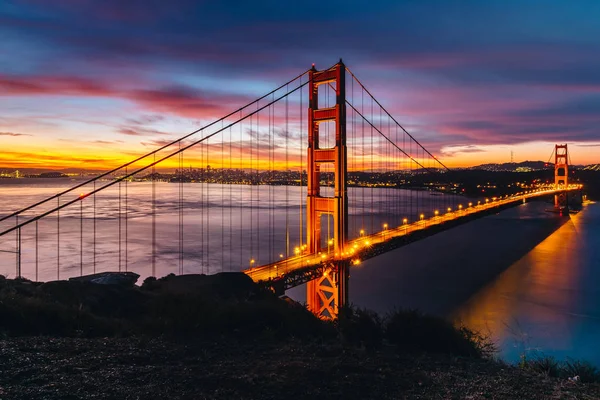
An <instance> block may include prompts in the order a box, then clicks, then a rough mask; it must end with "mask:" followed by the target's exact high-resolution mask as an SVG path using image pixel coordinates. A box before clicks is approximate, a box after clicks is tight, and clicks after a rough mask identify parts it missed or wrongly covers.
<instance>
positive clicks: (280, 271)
mask: <svg viewBox="0 0 600 400" xmlns="http://www.w3.org/2000/svg"><path fill="white" fill-rule="evenodd" d="M579 189H581V185H569V188H567V189H560V190H556V189H537V190H532V191H527V192H521V193H517V194H516V195H510V196H504V197H499V198H496V197H493V198H491V199H486V200H485V201H483V202H482V201H479V202H478V203H477V204H474V203H473V202H469V203H468V204H467V205H466V206H465V207H463V206H462V205H460V206H459V208H458V209H457V210H450V209H448V210H444V211H446V212H442V213H438V211H436V212H435V215H434V216H432V217H430V218H424V215H421V219H420V220H419V221H415V222H413V223H407V220H406V219H405V220H404V224H402V225H400V226H397V227H388V226H386V225H384V229H383V230H382V231H380V232H377V233H374V234H371V235H361V236H360V237H358V238H356V239H353V240H350V241H348V242H347V243H346V245H345V246H344V252H343V253H342V254H337V253H333V251H327V250H323V251H322V252H320V253H316V254H315V253H313V254H302V251H301V249H298V248H296V253H297V255H296V256H294V257H290V258H287V259H282V260H280V261H279V262H276V263H272V264H267V265H262V266H257V267H253V268H250V269H247V270H245V271H243V272H244V273H246V274H247V275H248V276H250V277H251V278H252V280H254V281H255V282H259V281H268V280H272V279H276V278H280V277H282V276H285V275H286V274H289V273H292V272H294V271H298V270H300V269H302V268H307V267H309V268H310V267H313V266H319V265H323V264H326V263H327V262H328V261H334V260H336V261H337V260H348V261H350V262H351V264H354V265H357V264H359V263H360V262H361V260H362V259H364V256H365V255H366V253H368V252H369V250H371V249H372V248H373V247H374V246H381V245H383V244H385V243H386V242H391V241H392V240H393V239H398V238H401V237H405V236H407V235H410V234H412V233H415V232H419V231H424V230H427V229H431V228H436V227H438V228H439V227H440V225H442V224H446V223H448V222H458V221H459V220H461V219H465V220H468V219H471V218H472V217H473V216H474V215H475V214H482V215H487V214H489V213H490V211H493V210H494V209H503V208H506V207H509V206H511V205H516V204H518V203H523V202H526V201H527V200H528V199H531V198H536V197H542V196H550V195H554V194H557V193H560V192H563V191H572V190H579ZM469 217H471V218H469ZM431 230H436V231H437V230H438V229H431Z"/></svg>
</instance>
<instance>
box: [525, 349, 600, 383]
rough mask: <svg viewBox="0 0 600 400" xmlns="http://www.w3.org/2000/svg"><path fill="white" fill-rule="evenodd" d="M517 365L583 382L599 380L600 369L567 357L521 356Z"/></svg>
mask: <svg viewBox="0 0 600 400" xmlns="http://www.w3.org/2000/svg"><path fill="white" fill-rule="evenodd" d="M519 366H520V367H521V368H522V369H525V370H530V371H534V372H537V373H540V374H543V375H546V376H550V377H554V378H556V377H560V378H564V379H569V378H571V379H573V378H575V379H577V380H578V381H581V382H583V383H594V382H600V371H599V370H598V368H597V367H596V366H594V365H593V364H591V363H590V362H588V361H583V360H573V359H567V360H565V361H559V360H557V359H556V358H554V357H552V356H544V355H541V356H536V357H532V358H529V359H528V358H526V357H525V356H522V357H521V361H520V363H519Z"/></svg>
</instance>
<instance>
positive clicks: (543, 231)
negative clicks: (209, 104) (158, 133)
mask: <svg viewBox="0 0 600 400" xmlns="http://www.w3.org/2000/svg"><path fill="white" fill-rule="evenodd" d="M73 183H74V182H72V181H60V182H58V181H39V182H33V181H30V180H19V181H18V182H15V181H12V182H0V215H6V214H7V213H10V212H12V211H14V210H15V209H16V208H20V207H22V206H25V205H28V204H31V203H33V202H35V201H37V200H40V199H43V198H44V197H46V196H50V195H53V194H55V193H57V192H58V191H60V190H61V189H63V188H65V187H69V186H71V185H73ZM157 186H158V187H160V190H159V191H158V193H159V195H158V196H157V210H158V216H157V226H159V229H157V242H158V246H157V275H158V276H162V275H166V274H167V273H170V272H175V273H177V271H178V248H179V242H178V223H177V222H178V214H177V201H178V187H179V185H177V184H168V183H160V184H157ZM208 186H210V190H208ZM90 189H91V188H84V189H82V191H83V192H85V191H88V190H90ZM150 189H151V185H150V184H149V183H133V184H129V185H128V188H127V190H128V195H129V200H128V204H127V215H128V229H129V231H128V240H127V249H128V255H127V258H128V260H127V268H128V269H129V270H133V271H135V272H138V273H139V274H140V275H141V278H142V279H143V278H145V277H146V276H149V275H150V273H151V270H150V267H149V265H150V257H151V255H150V254H151V251H150V247H149V243H150V229H151V218H150V211H151V203H150V201H149V193H150ZM121 190H124V187H121ZM404 192H405V196H404V200H403V201H402V203H401V204H399V205H396V206H395V207H397V208H395V209H393V208H392V209H393V210H395V211H396V212H399V213H402V214H404V215H406V216H407V217H409V218H410V217H411V216H412V218H417V216H418V214H419V213H420V212H422V211H423V208H425V210H430V212H431V211H432V210H433V209H435V208H439V207H440V204H438V203H441V202H442V201H443V199H442V198H440V196H428V195H427V193H422V192H421V193H417V192H409V191H404ZM184 193H185V194H184V199H183V204H184V212H185V224H184V233H185V241H184V243H183V245H184V246H183V247H184V254H185V262H184V272H185V273H213V272H219V271H230V270H231V271H235V270H240V269H243V268H246V267H247V266H248V265H247V262H248V259H249V257H250V256H251V255H253V256H254V257H255V258H257V259H258V260H259V262H267V261H268V260H270V259H273V258H274V257H278V254H279V253H282V252H285V248H286V236H285V226H286V225H287V226H288V230H289V246H291V247H293V246H295V245H296V244H297V243H300V232H301V230H302V227H303V226H304V224H305V221H304V219H303V218H301V217H299V214H300V212H301V211H300V210H302V213H304V209H303V208H302V206H301V204H302V203H303V200H304V198H305V196H306V193H305V191H304V192H303V191H302V189H300V188H298V187H289V188H288V189H287V190H286V189H285V188H284V187H268V186H261V187H251V186H242V185H202V184H185V185H184ZM350 196H351V200H352V202H351V204H350V231H351V234H352V232H354V231H358V230H360V229H361V228H365V227H366V229H367V231H369V230H375V229H378V227H380V226H381V224H382V223H384V222H385V223H388V222H389V221H388V220H386V218H387V217H386V216H385V215H372V214H370V212H369V211H370V210H369V207H370V204H371V198H372V199H373V201H374V202H375V204H376V205H377V207H381V206H383V207H384V208H385V206H386V205H389V204H388V203H389V200H390V199H391V197H390V192H389V191H387V190H386V189H375V190H371V189H358V188H351V189H350ZM371 196H372V197H371ZM89 200H90V199H86V200H85V201H86V203H85V207H84V209H83V214H84V218H83V225H82V223H81V210H80V209H79V208H72V209H69V210H66V211H64V212H63V213H62V214H61V221H60V234H61V246H60V250H61V251H60V253H61V256H60V260H57V257H56V248H57V244H56V240H55V236H56V231H57V229H56V218H54V217H51V218H48V219H46V220H45V221H43V222H40V223H39V227H38V228H39V238H40V243H39V248H38V259H39V260H38V264H39V267H38V275H39V277H38V278H39V280H42V281H45V280H52V279H56V278H57V271H59V272H60V274H59V275H60V278H66V277H69V276H76V275H79V274H80V273H81V272H83V273H91V272H93V270H92V268H93V266H92V265H93V260H92V259H91V255H90V254H91V251H90V250H91V247H90V246H91V242H90V240H91V235H92V233H91V232H92V220H91V218H90V217H91V214H90V213H91V212H92V211H91V208H90V207H91V206H90V204H91V203H90V201H89ZM462 200H463V201H464V199H462ZM386 202H387V203H386ZM97 203H98V207H97V217H98V221H97V257H96V258H97V260H96V269H97V271H105V270H117V269H118V267H119V266H121V268H122V269H125V260H124V258H125V256H124V247H125V242H124V241H123V238H122V240H121V252H120V253H119V251H118V248H119V246H118V243H119V242H118V239H117V238H118V234H117V232H118V225H117V218H116V216H117V215H118V187H115V188H114V189H113V190H112V191H107V192H106V193H104V194H103V195H102V196H98V199H97ZM250 204H253V205H254V206H253V207H250V206H249V205H250ZM418 204H419V205H418ZM121 206H122V207H124V205H123V204H122V205H121ZM271 206H274V207H275V211H274V212H272V211H271ZM547 207H548V204H546V203H543V202H532V203H528V204H524V205H522V206H519V207H516V208H513V209H510V210H506V211H503V212H502V213H500V214H497V215H494V216H489V217H485V218H482V219H479V220H476V221H473V222H470V223H468V224H465V225H462V226H459V227H456V228H453V229H451V230H449V231H446V232H442V233H439V234H437V235H435V236H433V237H430V238H427V239H424V240H421V241H419V242H416V243H413V244H410V245H408V246H406V247H403V248H401V249H397V250H395V251H392V252H389V253H386V254H384V255H382V256H379V257H377V258H374V259H371V260H367V261H365V262H363V263H362V264H361V265H360V266H359V267H355V268H353V269H352V271H351V276H350V300H351V302H353V303H355V304H357V305H359V306H363V307H368V308H370V309H373V310H376V311H378V312H381V313H385V312H387V311H389V310H392V309H394V308H418V309H420V310H423V311H425V312H429V313H433V314H437V315H441V316H446V317H450V318H453V319H454V320H456V321H460V322H462V323H463V324H465V325H467V326H469V327H472V328H474V329H477V330H480V331H483V332H488V333H490V334H491V335H492V337H493V339H494V340H495V341H496V342H497V343H498V344H499V345H500V347H501V349H502V355H503V356H504V357H505V358H506V359H508V360H511V361H512V360H517V359H518V357H519V355H520V354H523V353H527V354H530V353H539V352H542V353H544V354H552V355H555V356H557V357H559V358H565V357H574V358H585V359H588V360H590V361H592V362H594V363H596V364H598V365H600V345H599V344H598V343H599V342H600V204H591V205H588V206H586V207H585V208H584V210H583V211H582V212H580V213H579V214H576V215H571V216H570V217H561V216H558V215H556V214H553V213H548V212H546V211H545V209H546V208H547ZM208 208H210V209H211V212H205V211H206V210H207V209H208ZM122 210H123V209H122ZM269 215H271V217H269ZM24 217H27V216H24ZM269 218H271V219H269ZM14 223H15V221H14V220H9V221H5V222H4V224H3V225H1V226H0V229H3V228H5V227H6V226H10V225H11V224H14ZM270 223H274V224H275V226H277V227H278V228H276V229H269V224H270ZM82 228H83V239H84V241H83V242H84V250H86V251H85V252H84V256H83V262H82V260H81V254H82V252H81V239H82V236H81V231H82ZM33 229H34V227H33V225H32V226H31V227H29V228H28V229H26V230H24V231H23V240H24V243H26V244H28V246H24V252H23V264H22V268H23V274H24V275H25V276H27V277H30V278H33V277H34V276H35V275H34V274H35V259H34V255H35V252H34V250H33V249H34V247H32V243H33V239H34V230H33ZM121 232H122V234H123V231H121ZM257 232H258V235H256V233H257ZM269 232H270V233H269ZM324 232H326V230H324ZM354 233H356V232H354ZM256 236H258V237H256ZM266 243H271V244H270V245H267V244H266ZM14 245H15V241H14V237H10V238H3V239H2V241H0V250H11V249H14ZM271 247H272V248H271ZM209 249H210V251H209ZM288 251H289V250H288ZM292 251H293V250H292ZM119 254H120V257H119ZM119 260H120V261H119ZM59 263H60V265H59ZM0 273H2V274H5V275H8V276H14V274H15V258H14V255H13V254H10V253H0ZM304 291H305V288H304V287H299V288H295V289H292V290H290V291H289V292H288V294H289V295H290V296H291V297H293V298H296V299H298V300H301V301H303V299H304V298H305V296H304Z"/></svg>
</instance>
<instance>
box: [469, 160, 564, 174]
mask: <svg viewBox="0 0 600 400" xmlns="http://www.w3.org/2000/svg"><path fill="white" fill-rule="evenodd" d="M553 166H554V164H552V163H545V162H543V161H523V162H520V163H503V164H481V165H477V166H475V167H469V168H467V169H470V170H483V171H512V172H527V171H539V170H543V169H548V168H552V167H553Z"/></svg>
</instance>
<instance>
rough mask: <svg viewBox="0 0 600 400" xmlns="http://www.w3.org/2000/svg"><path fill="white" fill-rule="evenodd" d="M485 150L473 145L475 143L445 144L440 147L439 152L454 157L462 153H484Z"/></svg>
mask: <svg viewBox="0 0 600 400" xmlns="http://www.w3.org/2000/svg"><path fill="white" fill-rule="evenodd" d="M485 152H486V150H484V149H482V148H480V147H478V146H475V145H465V146H446V147H444V148H442V149H441V153H442V154H443V156H444V157H456V156H457V155H460V154H464V153H485Z"/></svg>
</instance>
